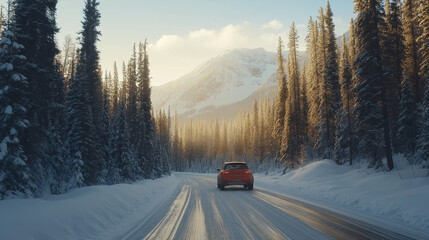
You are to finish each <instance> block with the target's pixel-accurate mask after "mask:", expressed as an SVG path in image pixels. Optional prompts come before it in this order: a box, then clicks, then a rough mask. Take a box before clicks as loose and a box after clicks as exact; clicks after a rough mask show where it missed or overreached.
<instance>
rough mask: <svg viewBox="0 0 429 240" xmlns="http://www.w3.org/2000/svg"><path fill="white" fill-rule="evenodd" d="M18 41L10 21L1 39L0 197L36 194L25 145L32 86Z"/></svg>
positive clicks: (19, 196)
mask: <svg viewBox="0 0 429 240" xmlns="http://www.w3.org/2000/svg"><path fill="white" fill-rule="evenodd" d="M22 48H24V46H22V45H21V44H19V43H18V42H16V37H15V35H14V32H13V31H11V29H10V24H7V26H6V28H5V29H4V31H3V32H2V38H1V40H0V141H1V142H0V199H1V200H2V199H7V198H16V197H18V198H21V197H29V196H33V194H34V192H35V191H36V186H35V185H34V183H33V182H31V179H30V175H31V173H30V168H29V166H28V158H27V156H26V154H25V152H24V150H23V147H22V140H21V139H22V137H23V131H24V130H25V129H26V128H27V127H28V126H29V121H28V118H27V117H28V115H27V108H28V105H29V91H30V90H29V86H28V81H27V78H26V77H25V76H24V75H22V72H23V71H24V68H25V67H26V65H27V63H26V57H25V56H23V55H21V52H22Z"/></svg>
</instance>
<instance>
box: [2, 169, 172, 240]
mask: <svg viewBox="0 0 429 240" xmlns="http://www.w3.org/2000/svg"><path fill="white" fill-rule="evenodd" d="M179 182H180V180H179V179H178V178H177V177H175V176H170V177H163V178H161V179H157V180H153V181H152V180H144V181H140V182H137V183H135V184H118V185H113V186H94V187H85V188H81V189H76V190H74V191H72V192H69V193H67V194H63V195H53V196H50V197H49V199H15V200H3V201H0V239H107V238H112V236H119V235H121V234H124V233H126V232H128V231H130V230H131V229H130V228H131V227H132V226H134V225H135V223H137V222H139V220H141V219H143V218H144V217H146V216H147V215H148V214H149V213H150V212H151V211H152V210H153V209H154V208H155V207H156V206H157V205H158V204H159V203H160V201H162V200H164V199H166V198H168V197H169V196H170V195H171V194H172V193H173V192H174V191H175V190H176V189H177V187H178V184H179Z"/></svg>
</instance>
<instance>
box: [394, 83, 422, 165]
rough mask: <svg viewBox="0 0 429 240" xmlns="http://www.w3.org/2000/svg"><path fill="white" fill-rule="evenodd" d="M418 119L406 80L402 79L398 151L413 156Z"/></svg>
mask: <svg viewBox="0 0 429 240" xmlns="http://www.w3.org/2000/svg"><path fill="white" fill-rule="evenodd" d="M417 134H418V120H417V108H416V103H415V100H414V96H413V93H412V91H411V89H410V86H409V85H408V80H406V79H404V81H402V91H401V101H400V113H399V119H398V136H397V137H398V140H399V142H400V143H401V144H400V145H399V146H398V149H397V150H398V152H400V153H403V154H405V155H406V156H408V157H410V156H413V155H414V153H415V150H416V145H417V137H416V136H417Z"/></svg>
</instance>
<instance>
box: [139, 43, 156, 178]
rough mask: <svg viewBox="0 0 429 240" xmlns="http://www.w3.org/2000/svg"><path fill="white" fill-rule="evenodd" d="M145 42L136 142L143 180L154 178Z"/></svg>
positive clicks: (142, 50) (143, 45) (140, 77)
mask: <svg viewBox="0 0 429 240" xmlns="http://www.w3.org/2000/svg"><path fill="white" fill-rule="evenodd" d="M146 47H147V42H146V41H145V43H144V44H142V45H141V48H140V52H141V53H140V54H139V56H141V60H140V61H139V63H141V64H142V65H141V66H139V69H141V71H140V74H139V98H138V102H139V112H138V114H139V123H140V126H139V129H140V135H139V140H138V146H139V147H138V150H139V158H140V159H141V161H142V162H141V164H140V166H141V167H142V170H143V174H144V177H145V178H154V169H155V160H154V159H153V154H154V149H155V144H154V140H155V129H154V123H153V119H152V100H151V88H150V77H149V76H150V73H149V56H148V54H147V49H146Z"/></svg>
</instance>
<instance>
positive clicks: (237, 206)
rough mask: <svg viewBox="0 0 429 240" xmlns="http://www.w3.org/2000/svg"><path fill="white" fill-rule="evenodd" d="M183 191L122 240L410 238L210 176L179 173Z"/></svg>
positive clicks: (258, 189)
mask: <svg viewBox="0 0 429 240" xmlns="http://www.w3.org/2000/svg"><path fill="white" fill-rule="evenodd" d="M178 177H179V178H181V179H182V184H181V187H180V188H179V189H178V190H177V192H176V193H175V194H173V196H172V197H171V198H169V199H166V200H165V201H164V202H161V203H160V206H159V208H158V209H155V210H154V211H153V213H152V214H149V215H148V217H147V218H146V219H145V220H143V221H142V222H141V223H139V224H138V225H137V226H135V228H134V230H133V231H132V232H130V233H129V234H128V235H126V236H123V237H122V238H123V239H412V238H409V237H407V236H404V235H401V234H398V233H395V232H392V231H390V230H387V229H383V228H381V227H378V226H375V225H372V224H369V223H366V222H364V221H361V220H358V219H354V218H351V217H349V216H345V215H341V214H339V213H336V212H332V211H329V210H327V209H323V208H321V207H318V206H314V205H311V204H308V203H304V202H300V201H297V200H295V199H291V198H288V197H286V196H284V195H280V194H276V193H274V192H271V191H267V190H264V189H260V188H258V187H257V183H256V182H255V185H256V187H255V190H254V191H247V190H243V189H242V188H239V187H236V188H235V187H230V188H227V190H225V191H220V190H218V189H217V188H216V179H215V178H214V177H210V176H199V175H187V174H178Z"/></svg>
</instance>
